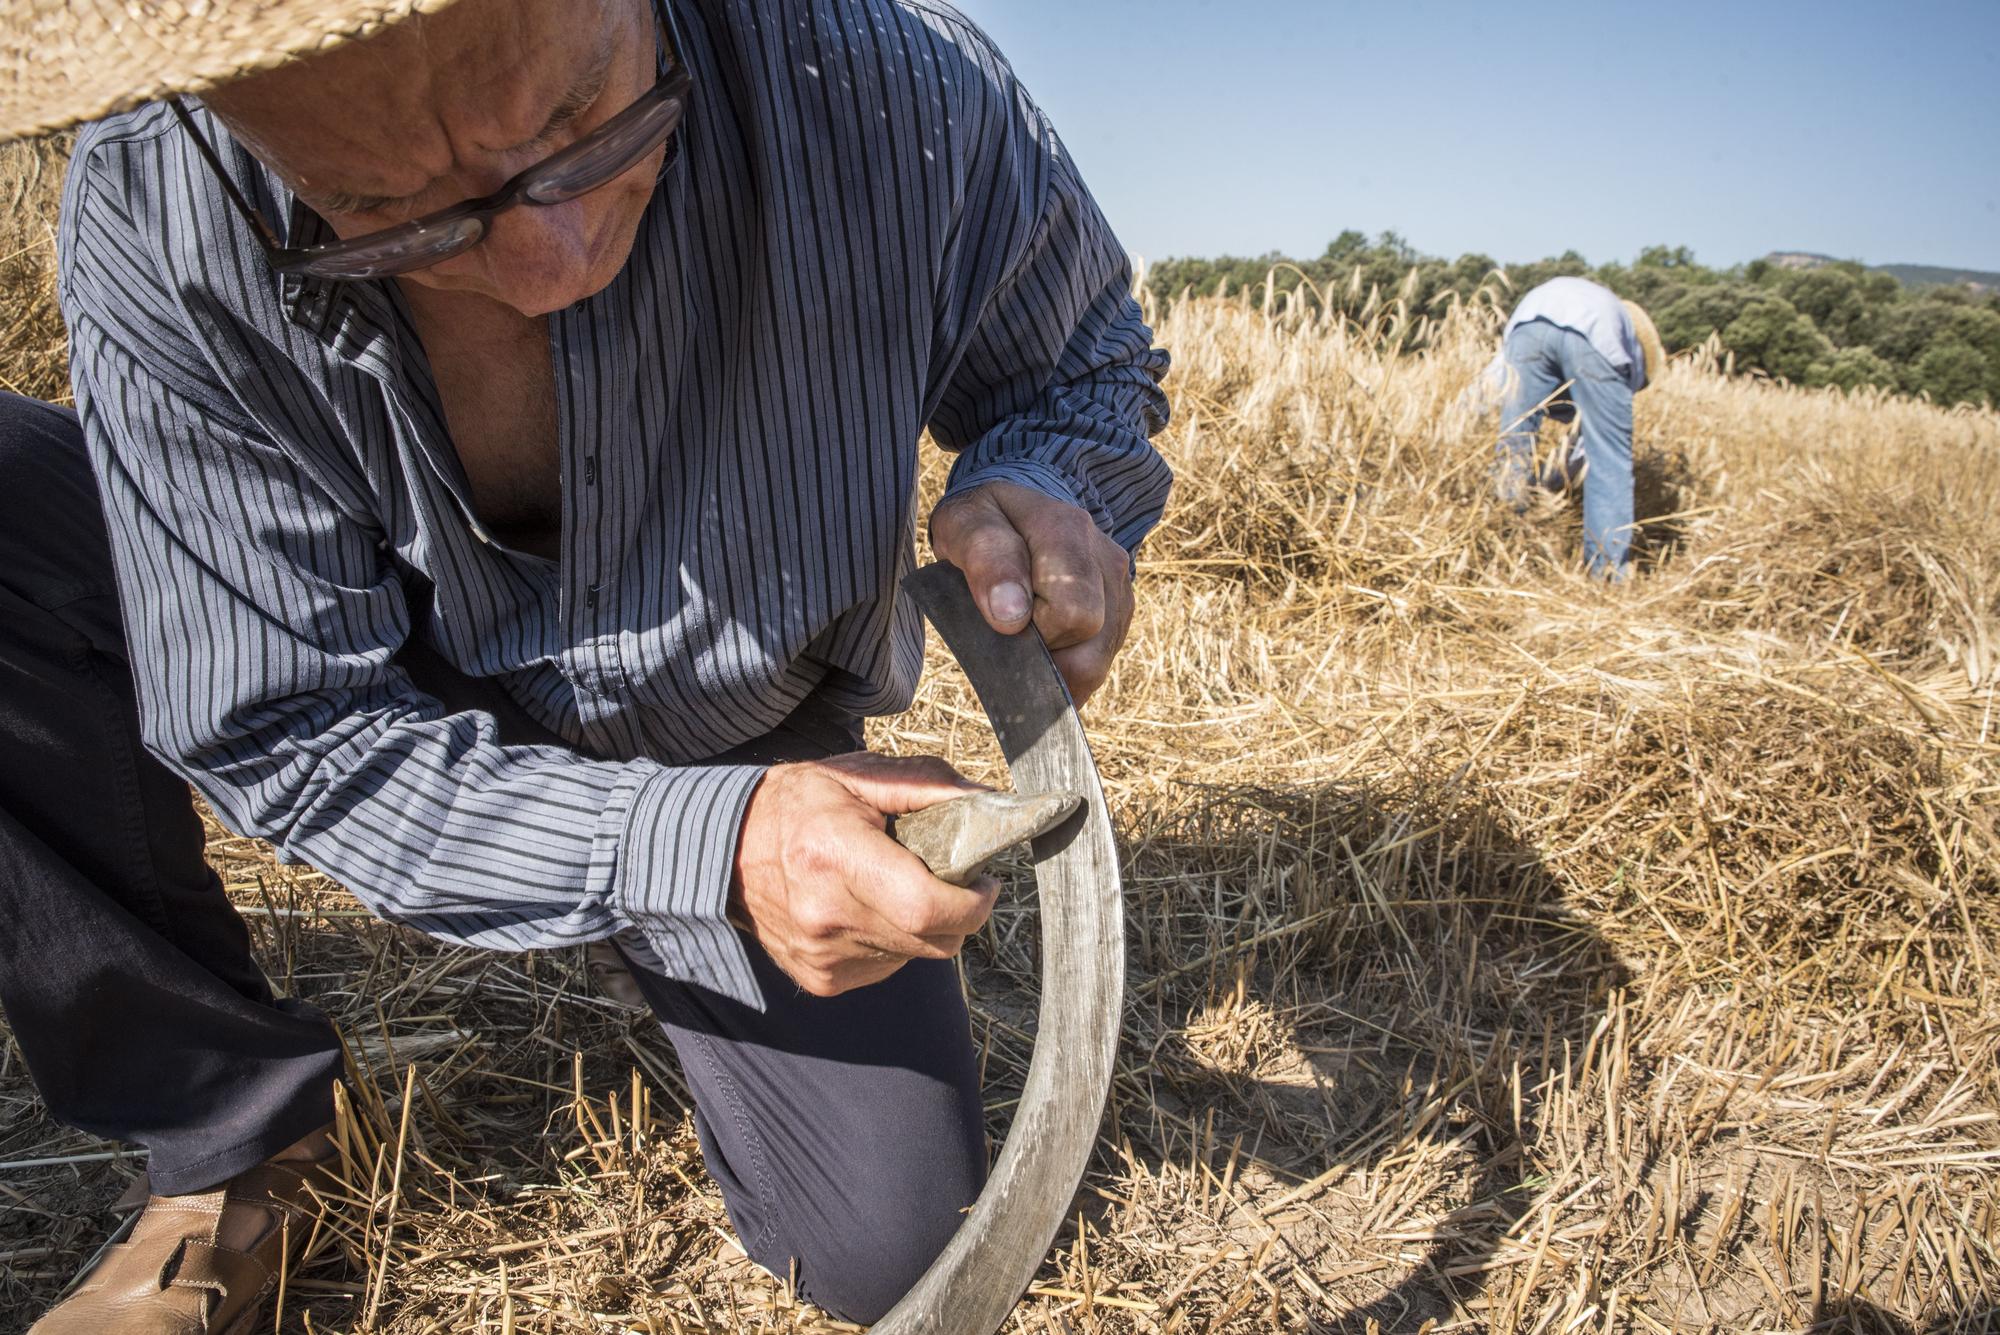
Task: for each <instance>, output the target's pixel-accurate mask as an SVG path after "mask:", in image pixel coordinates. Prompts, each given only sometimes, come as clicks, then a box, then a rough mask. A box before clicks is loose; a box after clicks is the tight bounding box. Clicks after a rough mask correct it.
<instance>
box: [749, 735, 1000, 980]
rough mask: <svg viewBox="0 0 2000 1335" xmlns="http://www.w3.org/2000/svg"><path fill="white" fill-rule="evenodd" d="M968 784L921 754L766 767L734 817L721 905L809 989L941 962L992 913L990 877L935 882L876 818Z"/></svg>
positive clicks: (961, 791)
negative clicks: (732, 874) (736, 824)
mask: <svg viewBox="0 0 2000 1335" xmlns="http://www.w3.org/2000/svg"><path fill="white" fill-rule="evenodd" d="M975 791H978V785H977V784H974V783H972V782H971V781H970V780H968V779H966V778H964V777H963V776H961V775H960V774H959V773H958V771H956V770H954V769H953V768H952V767H951V766H950V765H948V764H946V763H945V762H944V761H942V760H939V759H936V758H932V757H910V758H902V757H895V756H878V755H872V754H870V753H868V752H866V751H857V752H855V753H853V754H852V755H844V756H833V757H830V758H829V759H826V760H810V761H801V762H798V763H795V764H788V765H775V766H773V767H772V768H771V769H770V770H769V771H768V772H766V773H765V775H764V778H763V780H762V781H761V782H760V783H758V785H757V788H756V790H755V791H754V792H752V793H751V795H750V805H749V807H748V809H747V810H746V811H745V812H744V815H743V829H742V833H741V834H740V835H739V837H738V839H737V845H736V878H735V884H734V885H733V886H732V888H731V893H730V902H731V907H732V909H734V910H735V911H736V912H737V913H738V914H740V915H741V916H742V917H744V918H747V919H748V925H749V928H750V931H751V933H752V934H753V935H754V936H755V937H756V938H757V941H758V944H760V945H762V946H763V947H764V950H765V952H766V953H767V954H769V955H770V957H771V959H772V960H773V961H774V962H776V964H777V966H778V967H779V968H780V969H783V970H784V971H785V973H786V974H787V975H788V976H789V977H790V978H791V979H792V981H793V982H795V983H797V984H798V985H799V986H800V987H802V988H804V989H805V990H806V991H808V992H810V993H812V994H813V995H814V996H821V997H830V996H835V995H838V994H839V993H842V992H846V991H849V990H851V989H853V988H857V987H865V986H867V985H868V984H869V983H876V982H880V981H881V980H882V979H884V978H887V977H888V976H889V975H890V974H892V973H894V972H895V971H896V970H897V969H900V968H901V967H902V966H903V965H904V964H905V963H907V962H909V961H910V960H913V959H939V960H941V959H950V958H951V957H952V956H953V955H956V954H957V953H958V950H959V947H960V946H961V945H963V944H964V942H965V938H966V937H968V936H970V935H971V934H972V933H974V932H976V931H978V930H979V928H980V926H981V925H982V924H983V923H985V921H986V917H987V915H988V914H989V913H991V912H992V911H993V901H994V899H995V898H996V897H997V896H998V895H999V891H1000V887H999V883H998V882H996V881H994V880H993V879H992V878H991V877H983V878H981V879H980V880H979V881H976V882H974V883H973V885H971V886H970V887H960V886H956V885H947V884H945V883H944V882H943V881H940V880H938V879H937V878H936V877H935V876H932V875H931V874H930V870H929V869H928V868H926V867H925V866H924V864H923V860H922V859H920V858H919V857H917V855H916V854H914V853H912V852H910V851H909V850H908V849H906V848H904V847H903V846H902V845H901V844H898V843H897V842H896V841H895V840H894V839H891V838H890V837H889V836H888V834H887V833H886V832H885V830H884V825H885V823H886V822H885V818H886V817H889V816H899V815H902V814H904V813H906V812H911V811H918V810H921V809H922V808H924V807H927V806H930V805H932V804H933V803H937V802H945V801H949V800H950V799H952V798H954V797H963V796H964V795H965V794H966V793H968V792H975Z"/></svg>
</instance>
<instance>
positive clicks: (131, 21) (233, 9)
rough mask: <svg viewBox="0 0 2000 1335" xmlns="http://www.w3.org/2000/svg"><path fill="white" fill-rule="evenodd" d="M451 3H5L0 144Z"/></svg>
mask: <svg viewBox="0 0 2000 1335" xmlns="http://www.w3.org/2000/svg"><path fill="white" fill-rule="evenodd" d="M449 3H451V0H4V3H0V140H4V139H15V138H20V137H23V136H26V135H33V134H40V133H43V132H45V131H48V130H59V129H62V128H63V127H65V126H68V125H73V124H75V123H76V122H78V121H86V120H95V119H96V118H97V117H99V116H106V115H109V114H110V113H112V112H114V111H123V110H125V109H126V108H128V107H135V106H138V105H139V104H140V103H142V102H151V101H155V100H157V99H159V98H162V97H166V96H167V95H168V94H170V93H197V92H200V91H202V90H203V89H206V88H213V87H215V86H216V85H217V84H223V83H228V82H229V81H230V80H232V79H236V78H240V77H241V76H243V75H246V74H254V73H256V72H257V71H259V70H266V69H270V68H271V67H272V66H274V65H281V64H283V63H284V62H285V61H287V60H291V59H293V58H296V57H300V56H307V55H311V54H313V53H315V52H319V51H324V50H326V49H328V48H329V47H333V46H338V45H339V44H340V43H342V42H347V41H352V40H354V39H355V38H358V37H366V36H368V35H369V34H371V33H374V32H376V31H378V30H380V29H381V28H383V27H384V26H386V25H388V24H391V23H394V22H396V21H397V20H399V19H403V18H407V17H408V16H409V15H411V14H415V13H419V12H424V11H429V10H436V9H442V8H444V7H445V5H447V4H449Z"/></svg>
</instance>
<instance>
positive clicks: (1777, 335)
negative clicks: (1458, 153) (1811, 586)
mask: <svg viewBox="0 0 2000 1335" xmlns="http://www.w3.org/2000/svg"><path fill="white" fill-rule="evenodd" d="M1559 274H1576V275H1581V276H1583V277H1586V278H1593V279H1595V280H1596V281H1598V282H1600V283H1603V284H1604V285H1605V286H1606V287H1609V288H1610V289H1611V290H1613V291H1614V292H1616V293H1618V294H1619V295H1620V296H1622V297H1627V298H1630V299H1631V300H1633V301H1636V302H1638V303H1639V304H1640V305H1642V306H1644V307H1645V308H1646V310H1647V311H1648V312H1649V313H1651V315H1652V317H1653V320H1654V323H1656V324H1657V325H1658V326H1659V329H1660V338H1661V340H1662V341H1663V342H1664V343H1665V344H1666V346H1667V351H1668V352H1670V353H1671V352H1680V351H1683V350H1685V349H1688V348H1695V347H1699V346H1701V345H1702V344H1704V343H1705V342H1707V341H1708V340H1709V339H1710V338H1714V339H1716V340H1717V341H1718V344H1719V351H1720V352H1721V353H1722V354H1724V355H1725V356H1726V357H1727V359H1728V361H1729V363H1730V364H1731V365H1733V366H1734V368H1735V369H1736V370H1738V371H1761V372H1763V373H1764V374H1766V375H1771V376H1777V377H1781V378H1783V379H1785V380H1789V381H1791V382H1793V383H1794V384H1800V385H1839V386H1842V387H1844V388H1855V387H1859V386H1863V385H1874V386H1879V387H1881V388H1883V389H1890V390H1898V391H1901V392H1903V393H1907V394H1926V395H1929V396H1930V398H1931V399H1932V400H1933V401H1934V402H1937V403H1942V404H1953V403H1985V404H1989V405H1993V406H2000V293H1992V292H1989V293H1983V294H1982V293H1976V292H1974V291H1972V290H1970V289H1968V288H1964V287H1928V288H1914V289H1912V288H1905V287H1904V286H1903V285H1902V284H1901V283H1899V282H1897V281H1896V279H1895V278H1894V277H1893V276H1891V275H1889V274H1886V273H1881V272H1878V271H1873V270H1870V269H1866V268H1864V267H1863V266H1861V265H1859V264H1855V263H1851V262H1834V263H1830V264H1825V265H1822V266H1820V267H1818V268H1804V269H1800V268H1786V267H1782V266H1779V265H1775V264H1772V263H1770V262H1769V261H1766V260H1753V261H1751V262H1750V263H1748V264H1743V265H1737V266H1736V267H1734V268H1729V269H1712V268H1709V267H1708V266H1706V265H1703V264H1699V263H1696V261H1695V258H1694V256H1693V254H1692V253H1690V252H1689V250H1688V248H1687V247H1685V246H1673V247H1668V246H1650V247H1648V248H1647V249H1646V250H1644V251H1642V252H1640V255H1639V258H1638V259H1637V260H1635V261H1633V262H1632V263H1631V264H1605V265H1600V266H1597V267H1595V268H1593V267H1592V266H1591V265H1590V264H1588V263H1587V262H1586V261H1585V260H1584V258H1583V257H1582V256H1581V255H1578V254H1577V253H1576V252H1575V251H1570V252H1568V253H1566V254H1564V255H1561V256H1558V257H1556V258H1554V259H1545V260H1539V261H1536V262H1534V263H1531V264H1516V265H1508V266H1505V267H1504V268H1503V267H1502V266H1500V265H1498V264H1496V263H1495V262H1494V261H1493V259H1492V258H1491V257H1490V256H1486V255H1479V254H1471V255H1461V256H1459V257H1458V258H1457V259H1455V260H1445V259H1439V258H1436V257H1434V256H1428V255H1422V254H1419V253H1418V252H1417V251H1416V250H1415V249H1413V248H1412V247H1411V246H1410V245H1409V243H1408V242H1406V241H1404V240H1403V238H1401V237H1400V236H1398V235H1396V234H1395V233H1394V232H1384V233H1383V234H1382V235H1381V236H1379V237H1377V238H1375V239H1374V240H1372V241H1371V240H1369V239H1368V238H1367V237H1365V236H1363V235H1362V234H1361V233H1359V232H1354V231H1347V232H1342V233H1341V234H1340V235H1339V236H1338V237H1337V238H1335V239H1334V241H1333V243H1332V244H1331V245H1329V246H1328V247H1327V248H1326V251H1325V253H1324V254H1322V255H1319V256H1318V257H1316V258H1313V259H1308V260H1295V259H1290V258H1287V257H1285V256H1281V255H1276V254H1270V255H1261V256H1258V257H1256V258H1254V259H1253V258H1237V257H1224V258H1221V259H1170V260H1167V261H1165V262H1163V263H1159V264H1155V265H1153V266H1152V268H1151V269H1150V270H1149V271H1148V272H1147V275H1146V285H1147V287H1148V288H1149V289H1150V290H1151V291H1152V293H1153V295H1154V296H1155V297H1156V298H1157V299H1159V300H1161V301H1167V302H1171V301H1173V300H1175V299H1177V298H1178V297H1179V296H1180V295H1181V294H1182V293H1184V292H1190V291H1191V292H1193V293H1195V294H1199V295H1207V294H1212V293H1214V292H1216V291H1218V290H1227V291H1231V292H1237V293H1240V294H1242V295H1244V296H1246V297H1248V298H1249V299H1250V300H1251V301H1253V302H1257V303H1262V302H1263V301H1264V300H1265V299H1266V296H1267V294H1270V293H1281V292H1282V293H1288V294H1290V295H1289V296H1288V298H1287V300H1288V301H1323V302H1325V303H1326V304H1327V305H1329V306H1331V307H1333V308H1334V309H1335V310H1337V311H1340V312H1341V313H1343V314H1348V315H1357V316H1358V315H1360V314H1361V313H1363V312H1364V311H1365V310H1367V309H1369V302H1370V299H1371V294H1372V296H1373V301H1374V307H1373V309H1376V310H1380V309H1381V308H1382V307H1383V305H1384V303H1385V302H1394V301H1397V300H1401V301H1403V302H1404V303H1405V304H1406V305H1407V308H1408V309H1409V310H1410V311H1412V312H1414V313H1427V312H1436V311H1439V310H1440V309H1442V308H1443V306H1444V305H1445V304H1447V303H1448V302H1450V301H1452V300H1454V299H1455V300H1458V301H1480V300H1483V301H1490V302H1492V303H1494V304H1495V305H1497V306H1499V307H1501V308H1503V309H1505V308H1507V307H1510V306H1511V304H1512V303H1513V301H1514V300H1516V299H1518V298H1519V296H1520V295H1521V294H1522V293H1524V292H1526V291H1527V290H1528V289H1529V288H1531V287H1533V286H1535V285H1536V284H1537V283H1541V282H1544V281H1546V280H1547V279H1550V278H1554V277H1556V276H1557V275H1559ZM1304 280H1310V281H1311V283H1312V285H1313V290H1312V292H1311V293H1310V294H1308V293H1306V292H1303V291H1302V290H1301V289H1302V288H1303V286H1304Z"/></svg>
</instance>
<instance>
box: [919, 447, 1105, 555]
mask: <svg viewBox="0 0 2000 1335" xmlns="http://www.w3.org/2000/svg"><path fill="white" fill-rule="evenodd" d="M989 482H1012V483H1014V484H1015V485H1016V486H1021V487H1026V488H1028V489H1029V490H1031V491H1039V492H1040V493H1042V495H1044V496H1047V497H1050V498H1052V499H1054V500H1058V501H1062V502H1064V503H1066V504H1069V505H1074V506H1076V507H1077V508H1078V509H1080V510H1082V511H1083V512H1084V513H1085V514H1087V515H1089V516H1090V519H1091V522H1092V523H1094V524H1096V525H1097V526H1098V528H1100V529H1102V528H1103V527H1104V526H1105V523H1106V522H1107V517H1106V516H1105V515H1104V513H1103V510H1102V508H1101V507H1099V506H1097V505H1095V504H1093V503H1092V501H1093V498H1092V497H1090V496H1087V495H1085V494H1084V492H1083V489H1082V488H1081V487H1080V486H1078V484H1077V481H1076V479H1075V478H1073V477H1071V476H1070V475H1069V474H1068V473H1065V472H1063V470H1062V469H1060V468H1057V467H1056V466H1055V465H1053V464H1045V463H1043V462H1041V461H1040V460H1039V459H988V460H984V461H982V462H980V463H979V464H978V465H977V466H976V467H969V468H964V469H958V468H954V469H952V472H951V478H950V480H949V481H948V482H946V484H945V489H944V495H942V496H940V497H939V498H938V504H940V505H942V504H944V503H945V502H946V501H948V500H950V499H951V498H952V497H954V496H959V495H963V494H964V493H965V492H968V491H971V490H972V489H973V488H975V487H983V486H985V485H986V484H987V483H989ZM1113 540H1114V541H1115V540H1116V537H1115V535H1113ZM1119 545H1120V546H1124V544H1123V543H1120V544H1119ZM1138 577H1139V555H1138V553H1137V552H1135V551H1134V550H1133V549H1132V548H1130V547H1126V548H1125V578H1127V579H1137V578H1138Z"/></svg>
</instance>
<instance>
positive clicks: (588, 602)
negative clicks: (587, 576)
mask: <svg viewBox="0 0 2000 1335" xmlns="http://www.w3.org/2000/svg"><path fill="white" fill-rule="evenodd" d="M603 587H604V586H603V585H601V584H593V585H591V586H590V587H589V588H587V589H585V590H584V591H583V605H584V606H585V607H587V608H590V609H591V610H592V611H595V610H596V609H597V591H598V590H599V589H601V588H603Z"/></svg>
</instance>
